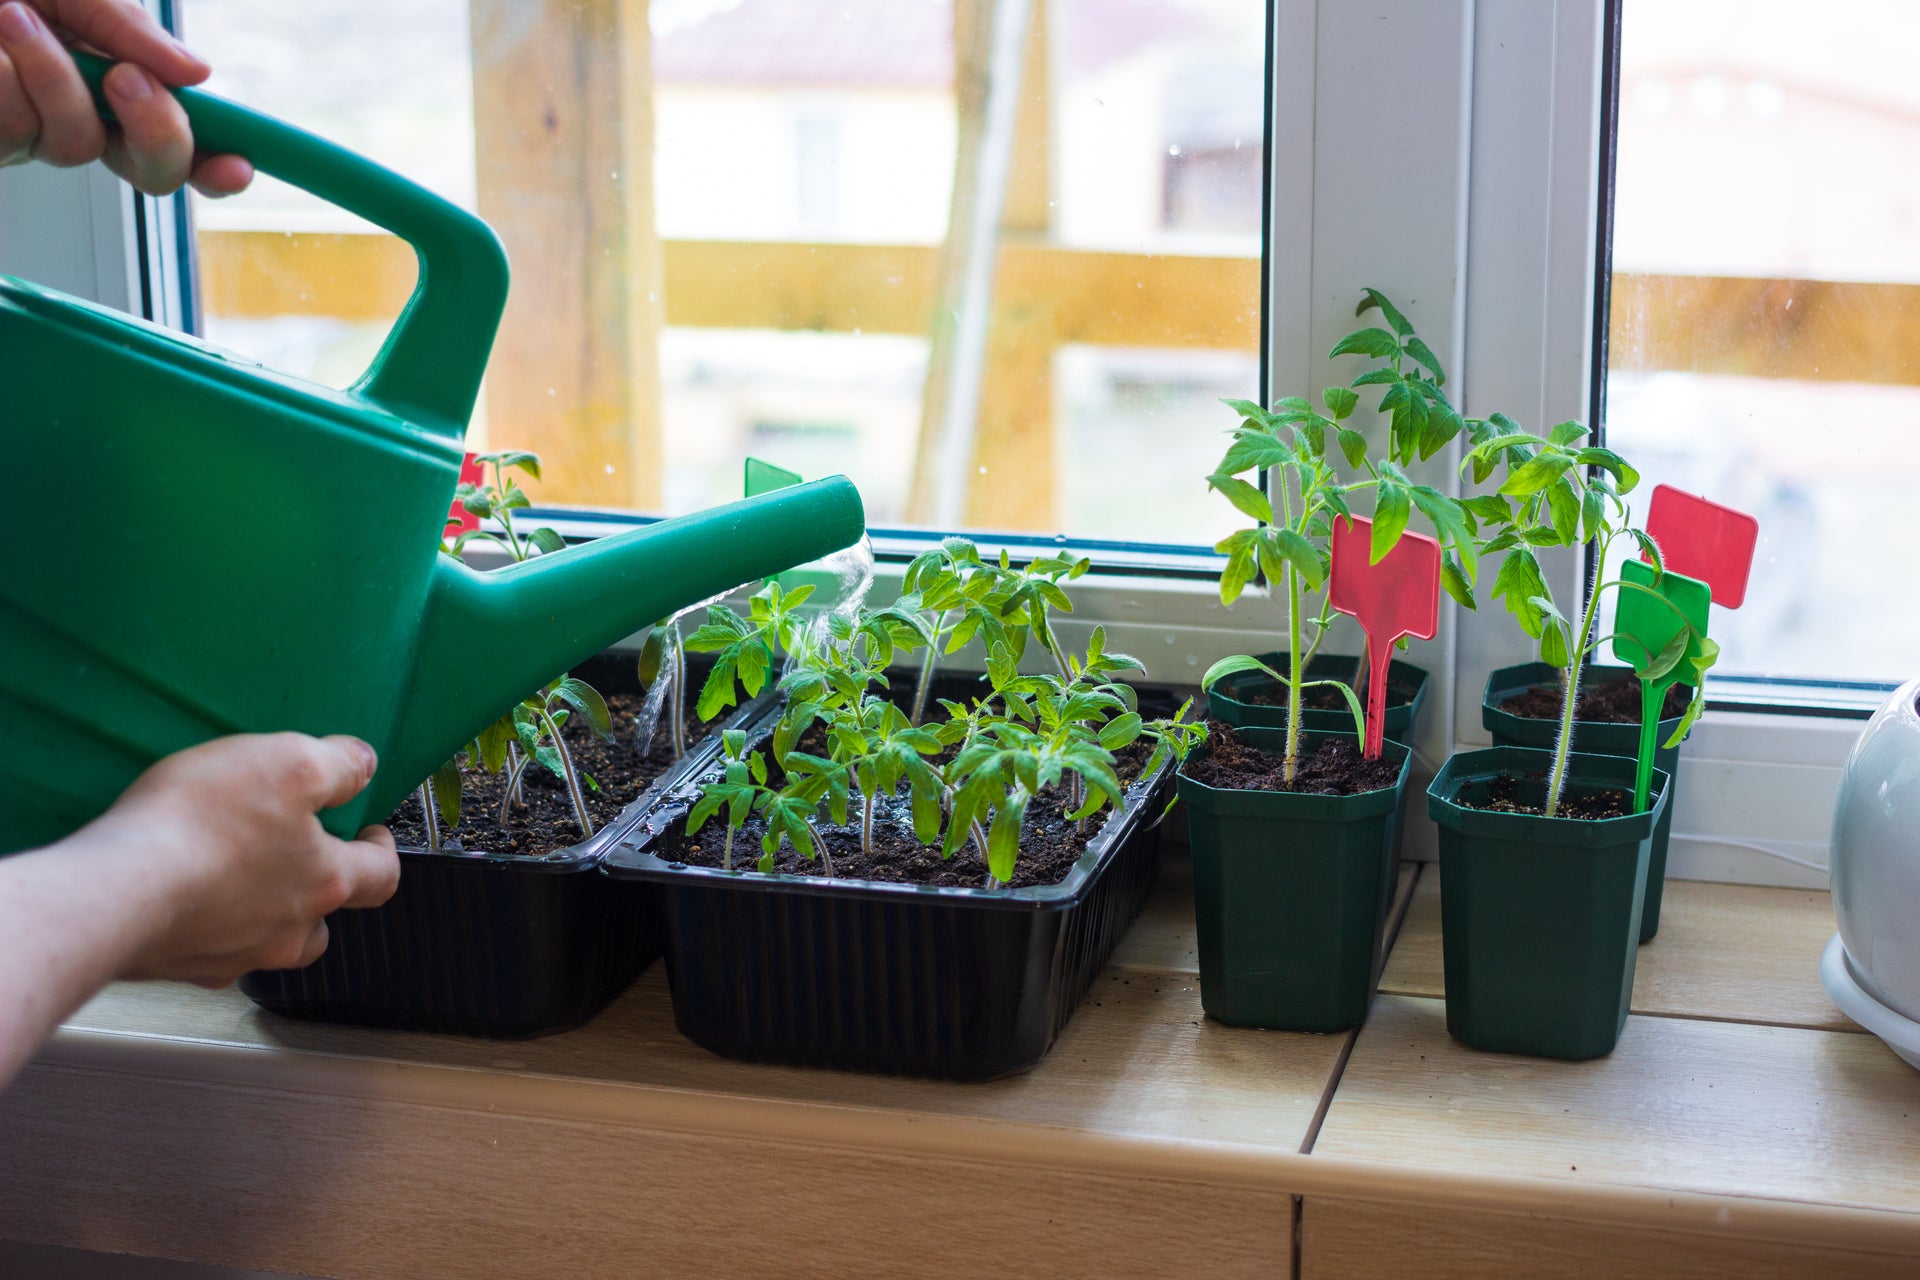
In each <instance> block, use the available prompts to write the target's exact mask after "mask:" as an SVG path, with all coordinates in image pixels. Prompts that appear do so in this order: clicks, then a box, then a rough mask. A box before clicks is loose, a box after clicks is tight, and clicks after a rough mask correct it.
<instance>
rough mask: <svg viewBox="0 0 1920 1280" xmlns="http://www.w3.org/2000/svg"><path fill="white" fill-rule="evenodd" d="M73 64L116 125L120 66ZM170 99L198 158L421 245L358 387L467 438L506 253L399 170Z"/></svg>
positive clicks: (261, 121) (219, 107)
mask: <svg viewBox="0 0 1920 1280" xmlns="http://www.w3.org/2000/svg"><path fill="white" fill-rule="evenodd" d="M73 57H74V61H75V62H76V63H77V64H78V65H79V67H80V74H81V75H82V76H83V77H84V78H85V79H86V82H87V86H88V88H90V89H91V90H92V91H93V97H94V102H95V104H96V105H97V106H98V107H99V109H100V114H101V115H102V116H103V117H105V118H106V119H108V120H111V119H113V112H112V108H111V107H110V106H109V105H108V102H107V99H106V94H105V90H104V87H103V85H104V81H105V78H106V74H107V71H108V69H109V68H110V67H111V66H112V64H111V63H109V62H107V61H106V60H105V59H103V58H98V57H95V56H93V55H92V54H86V53H78V52H76V53H75V54H74V55H73ZM170 92H172V94H173V96H174V97H175V98H176V99H177V100H178V101H179V103H180V105H181V107H182V108H183V109H184V110H185V111H186V113H187V122H188V123H189V124H190V125H191V126H192V127H193V135H194V145H195V148H196V149H197V150H199V151H201V152H205V153H227V152H232V153H234V154H237V155H241V156H244V157H246V158H247V159H248V160H249V161H251V162H252V163H253V166H254V168H256V169H258V170H260V171H261V172H262V173H268V174H272V175H273V176H274V177H276V178H279V179H281V180H282V181H284V182H287V183H290V184H292V185H293V186H296V187H299V188H300V189H301V190H303V191H309V192H312V193H313V194H314V195H316V196H319V197H320V198H321V199H322V200H325V201H327V202H328V203H330V204H335V205H338V206H339V207H341V208H342V209H345V210H347V211H348V212H350V213H354V214H358V215H359V216H360V217H362V218H365V219H366V220H367V221H369V222H371V223H373V224H375V225H376V226H379V227H384V228H385V229H386V230H388V231H391V232H393V233H394V234H395V235H397V236H399V237H401V238H402V239H404V240H406V241H407V242H408V243H409V244H411V245H412V246H413V248H414V252H415V253H416V254H418V255H419V259H420V279H419V283H418V284H416V285H415V286H414V290H413V297H412V298H411V299H409V300H408V302H407V306H406V309H405V310H404V311H402V312H401V313H400V319H399V321H398V322H397V323H396V324H395V325H394V327H393V332H392V333H390V334H388V335H387V341H386V345H385V346H383V347H382V348H381V350H380V354H379V355H378V356H376V357H374V361H373V364H372V366H371V367H370V368H368V370H367V372H366V375H365V376H364V377H363V378H361V380H360V382H359V383H358V384H357V385H356V387H355V391H356V392H358V393H359V394H360V395H362V396H364V397H365V398H366V399H368V400H370V401H373V402H374V403H376V404H378V405H380V406H381V407H382V408H385V409H387V410H389V411H390V412H393V413H395V414H398V415H399V416H401V417H403V418H406V419H408V420H410V421H413V422H416V423H418V424H419V425H421V426H422V427H425V428H427V429H428V430H431V431H433V432H434V433H435V434H438V435H445V436H449V437H452V438H454V439H458V438H460V437H461V436H462V435H464V434H465V431H466V425H467V419H468V418H469V417H470V416H471V415H472V413H473V403H474V399H475V398H476V397H477V396H478V394H479V391H480V375H481V374H482V372H484V371H485V369H486V367H487V356H488V353H489V352H490V351H491V349H492V347H493V337H494V333H495V332H496V330H498V328H499V325H500V313H501V311H502V310H503V309H504V308H505V306H506V301H507V255H506V251H505V250H504V249H503V248H501V246H500V241H499V238H498V237H496V236H495V235H494V234H493V231H492V229H491V228H489V227H488V226H487V224H486V223H484V222H482V221H480V219H478V218H476V217H474V216H473V215H472V214H470V213H468V212H466V210H464V209H461V208H459V207H458V206H456V205H453V204H450V203H448V202H447V201H445V200H443V199H441V198H440V197H439V196H436V195H434V194H433V193H432V192H430V191H427V190H426V189H424V188H422V187H420V186H418V185H416V184H414V183H412V182H409V181H407V180H406V179H405V178H403V177H401V176H400V175H399V174H397V173H395V172H393V171H392V170H391V169H387V168H384V167H382V166H380V165H377V164H375V163H373V161H371V160H368V159H366V158H365V157H363V156H358V155H355V154H354V153H353V152H351V151H348V150H346V149H345V148H342V147H337V146H335V145H334V144H333V143H331V142H327V141H325V140H324V139H321V138H317V137H315V136H314V135H313V134H310V133H308V132H306V131H305V130H303V129H296V128H294V127H293V126H292V125H290V124H285V123H282V122H281V121H278V120H275V119H273V118H271V117H269V116H264V115H261V114H260V113H259V112H257V111H249V110H248V109H247V108H245V107H242V106H240V105H238V104H237V103H233V102H229V101H227V100H226V99H224V98H217V97H215V96H213V95H212V94H209V93H202V92H200V91H199V90H197V89H173V90H171V91H170Z"/></svg>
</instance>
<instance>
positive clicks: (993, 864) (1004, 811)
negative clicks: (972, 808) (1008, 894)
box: [987, 789, 1027, 884]
mask: <svg viewBox="0 0 1920 1280" xmlns="http://www.w3.org/2000/svg"><path fill="white" fill-rule="evenodd" d="M1026 816H1027V793H1026V792H1025V791H1023V790H1019V789H1016V790H1014V791H1013V792H1011V793H1009V794H1008V796H1007V798H1006V799H1005V800H1003V801H1001V802H1000V807H999V808H998V809H996V810H995V811H994V815H993V825H992V826H991V827H990V828H989V829H988V831H987V870H988V872H989V873H991V874H992V876H993V878H994V879H995V880H998V881H1000V882H1001V883H1002V884H1004V883H1006V882H1007V881H1009V880H1011V879H1013V868H1014V864H1015V863H1017V862H1018V861H1019V860H1020V823H1021V822H1022V820H1024V819H1025V818H1026Z"/></svg>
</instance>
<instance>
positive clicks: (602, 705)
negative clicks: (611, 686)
mask: <svg viewBox="0 0 1920 1280" xmlns="http://www.w3.org/2000/svg"><path fill="white" fill-rule="evenodd" d="M553 696H554V697H556V698H558V699H560V700H561V701H562V702H564V703H566V704H567V705H568V706H570V707H572V708H573V709H574V710H576V711H578V712H579V713H580V714H581V715H582V716H583V717H585V719H586V722H587V727H588V728H590V729H592V730H593V732H594V735H595V736H596V737H598V738H600V739H601V740H603V741H606V742H611V741H613V717H612V716H611V715H609V714H608V713H607V700H606V699H605V698H603V697H601V696H600V691H599V690H598V689H596V688H594V687H593V686H592V685H590V684H588V683H587V682H586V681H585V680H581V679H579V678H578V677H575V676H566V677H564V678H563V679H561V681H560V682H559V683H558V684H557V685H555V686H554V690H553Z"/></svg>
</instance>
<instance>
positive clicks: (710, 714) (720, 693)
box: [693, 653, 738, 720]
mask: <svg viewBox="0 0 1920 1280" xmlns="http://www.w3.org/2000/svg"><path fill="white" fill-rule="evenodd" d="M737 661H738V659H737V658H736V657H735V656H734V655H733V654H731V653H722V654H721V655H720V656H719V658H718V659H716V660H715V661H714V664H713V669H712V670H711V671H709V672H707V682H706V683H705V684H703V685H701V686H700V700H699V701H698V702H696V703H695V704H694V708H693V709H694V714H696V715H698V716H699V717H700V718H701V719H702V720H711V719H713V718H714V717H715V716H717V715H719V714H720V713H721V712H722V711H723V710H725V709H726V708H728V707H731V706H733V705H734V702H735V695H734V692H733V671H734V666H735V664H736V663H737Z"/></svg>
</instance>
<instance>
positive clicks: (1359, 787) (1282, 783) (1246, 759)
mask: <svg viewBox="0 0 1920 1280" xmlns="http://www.w3.org/2000/svg"><path fill="white" fill-rule="evenodd" d="M1186 774H1187V776H1188V777H1189V778H1192V779H1193V780H1194V781H1195V782H1199V783H1203V784H1205V785H1206V786H1209V787H1214V788H1216V789H1218V790H1222V791H1292V792H1295V793H1298V794H1302V795H1320V796H1354V795H1359V794H1360V793H1361V792H1363V791H1379V790H1381V789H1382V788H1385V787H1391V786H1392V785H1393V784H1394V783H1395V782H1396V781H1397V780H1398V779H1399V777H1400V766H1399V764H1398V763H1396V762H1394V761H1392V760H1389V759H1388V758H1387V757H1386V756H1385V755H1382V756H1381V757H1380V758H1379V759H1378V760H1369V759H1367V758H1366V757H1365V756H1362V755H1361V754H1360V748H1359V747H1357V746H1355V745H1354V744H1353V743H1351V742H1349V741H1347V740H1346V739H1344V738H1322V739H1321V740H1320V743H1319V745H1318V746H1316V747H1314V748H1312V750H1311V751H1310V752H1307V753H1305V754H1303V755H1302V756H1301V757H1300V767H1299V768H1298V769H1296V770H1295V771H1294V775H1293V785H1292V786H1288V785H1287V783H1286V778H1285V774H1286V762H1285V760H1284V759H1282V758H1281V757H1280V756H1278V755H1274V754H1272V753H1270V752H1266V751H1262V750H1260V749H1259V748H1258V747H1255V746H1251V745H1249V744H1248V743H1246V742H1244V741H1242V740H1241V738H1240V735H1239V734H1237V733H1235V732H1234V731H1233V726H1232V725H1229V724H1222V723H1221V722H1220V721H1218V720H1210V721H1208V722H1207V746H1206V754H1205V755H1203V756H1200V757H1198V758H1196V759H1193V760H1191V761H1189V762H1188V764H1187V768H1186Z"/></svg>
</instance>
